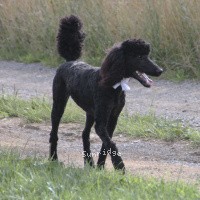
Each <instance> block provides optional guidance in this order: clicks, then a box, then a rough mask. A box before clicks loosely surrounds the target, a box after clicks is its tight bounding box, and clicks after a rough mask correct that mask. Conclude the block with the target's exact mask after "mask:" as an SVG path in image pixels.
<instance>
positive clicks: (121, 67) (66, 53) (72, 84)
mask: <svg viewBox="0 0 200 200" xmlns="http://www.w3.org/2000/svg"><path fill="white" fill-rule="evenodd" d="M81 28H82V22H81V21H80V19H79V18H78V17H76V16H73V15H72V16H69V17H66V18H63V19H61V23H60V29H59V33H58V37H57V40H58V52H59V53H60V55H61V56H62V57H64V58H65V59H66V60H68V62H66V63H64V64H62V65H61V66H60V67H59V68H58V70H57V73H56V75H55V78H54V81H53V108H52V113H51V120H52V130H51V133H50V143H51V145H50V158H51V159H57V141H58V135H57V133H58V126H59V123H60V119H61V117H62V115H63V112H64V109H65V106H66V103H67V101H68V99H69V97H70V96H71V97H72V99H73V100H74V101H75V102H76V103H77V105H79V106H80V107H81V108H82V109H83V110H84V111H85V112H86V125H85V129H84V130H83V133H82V139H83V150H84V161H85V163H89V164H90V165H91V166H94V162H93V159H92V156H91V151H90V141H89V136H90V130H91V127H92V126H93V124H94V122H95V130H96V133H97V134H98V136H99V137H100V138H101V140H102V142H103V144H102V148H101V151H100V153H99V159H98V162H97V165H98V166H99V167H103V166H104V164H105V160H106V156H107V154H108V153H109V154H110V155H111V159H112V163H113V165H114V167H115V168H116V169H123V170H124V169H125V167H124V163H123V161H122V158H121V157H120V155H119V154H118V149H117V147H116V144H115V143H114V142H113V141H112V136H113V132H114V130H115V127H116V124H117V120H118V117H119V115H120V112H121V111H122V109H123V107H124V104H125V93H124V91H122V88H121V86H119V87H118V88H117V89H114V88H113V87H112V86H113V85H114V84H115V83H118V82H119V81H121V80H122V79H123V78H127V77H133V78H135V79H137V80H138V81H139V82H140V83H141V84H143V85H144V86H145V87H150V85H149V83H148V81H146V80H145V79H144V78H141V76H140V75H138V72H140V73H147V74H149V75H153V76H159V75H160V74H161V73H162V70H161V69H160V68H159V67H158V66H157V65H156V64H155V63H153V61H151V60H150V59H149V57H148V54H149V52H150V45H149V44H148V43H146V42H145V41H143V40H140V39H139V40H136V39H131V40H126V41H124V42H122V43H120V44H118V45H115V46H114V47H113V48H112V49H111V50H110V52H108V54H107V56H106V58H105V60H104V61H103V63H102V67H101V68H95V67H92V66H90V65H88V64H86V63H84V62H78V61H74V60H76V59H78V58H79V57H80V55H81V50H82V46H83V44H82V43H83V40H84V37H85V34H84V33H83V32H82V30H81Z"/></svg>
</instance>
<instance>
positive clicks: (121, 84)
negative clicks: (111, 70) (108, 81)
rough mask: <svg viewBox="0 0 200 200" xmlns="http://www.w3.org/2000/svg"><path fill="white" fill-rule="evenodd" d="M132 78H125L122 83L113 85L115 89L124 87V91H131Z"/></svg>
mask: <svg viewBox="0 0 200 200" xmlns="http://www.w3.org/2000/svg"><path fill="white" fill-rule="evenodd" d="M129 80H130V78H123V79H122V80H121V81H120V82H118V83H116V84H115V85H113V88H114V89H117V88H118V87H119V86H121V87H122V91H129V90H130V89H131V88H130V87H129V85H128V82H129Z"/></svg>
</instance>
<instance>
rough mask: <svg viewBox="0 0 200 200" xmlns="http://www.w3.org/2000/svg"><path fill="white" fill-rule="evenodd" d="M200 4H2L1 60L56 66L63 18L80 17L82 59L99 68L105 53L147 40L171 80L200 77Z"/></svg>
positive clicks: (166, 0)
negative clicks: (131, 40)
mask: <svg viewBox="0 0 200 200" xmlns="http://www.w3.org/2000/svg"><path fill="white" fill-rule="evenodd" d="M199 9H200V1H197V0H190V1H188V0H176V1H174V0H160V1H156V0H140V1H138V0H127V1H124V0H123V1H113V0H101V1H93V0H77V1H74V0H68V1H66V0H60V1H53V0H17V1H10V0H3V1H0V41H1V43H0V47H1V48H0V58H1V59H15V60H19V61H23V62H43V63H45V64H48V65H53V66H57V64H58V63H60V62H61V59H60V58H59V57H58V55H57V53H56V45H55V43H56V41H55V37H56V33H57V29H58V24H59V19H60V18H61V17H63V16H65V15H69V14H72V13H73V14H77V15H79V16H80V17H81V19H82V20H83V22H84V27H85V32H86V33H87V38H86V45H85V48H84V55H83V59H84V60H85V61H88V62H90V63H91V64H93V65H100V64H101V62H102V59H103V57H104V56H105V50H106V49H107V48H109V47H111V46H112V45H113V44H114V43H116V42H119V41H122V40H124V39H126V38H143V39H145V40H147V41H148V42H150V43H151V45H152V48H153V50H152V57H153V58H154V59H155V60H156V61H157V62H158V63H159V64H160V65H161V66H164V68H166V69H167V72H166V74H165V76H166V77H168V78H170V79H178V80H181V79H185V78H199V77H200V68H199V64H200V48H199V38H200V12H199Z"/></svg>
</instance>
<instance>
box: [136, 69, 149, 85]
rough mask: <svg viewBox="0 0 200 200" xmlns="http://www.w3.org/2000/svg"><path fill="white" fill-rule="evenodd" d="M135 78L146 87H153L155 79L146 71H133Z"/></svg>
mask: <svg viewBox="0 0 200 200" xmlns="http://www.w3.org/2000/svg"><path fill="white" fill-rule="evenodd" d="M133 78H135V79H136V80H138V81H139V82H140V83H141V84H142V85H143V86H145V87H151V85H152V83H153V81H152V80H151V79H150V78H149V77H148V76H147V75H146V74H145V73H142V72H139V71H136V72H134V73H133Z"/></svg>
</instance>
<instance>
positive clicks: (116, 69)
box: [100, 46, 125, 87]
mask: <svg viewBox="0 0 200 200" xmlns="http://www.w3.org/2000/svg"><path fill="white" fill-rule="evenodd" d="M100 75H101V80H100V85H101V86H105V87H111V86H113V85H114V84H116V83H118V82H119V81H121V80H122V79H123V77H124V75H125V58H124V54H123V51H122V49H121V48H120V47H119V46H116V47H114V48H113V49H111V51H110V52H109V53H108V55H107V56H106V58H105V60H104V61H103V63H102V66H101V70H100Z"/></svg>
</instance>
